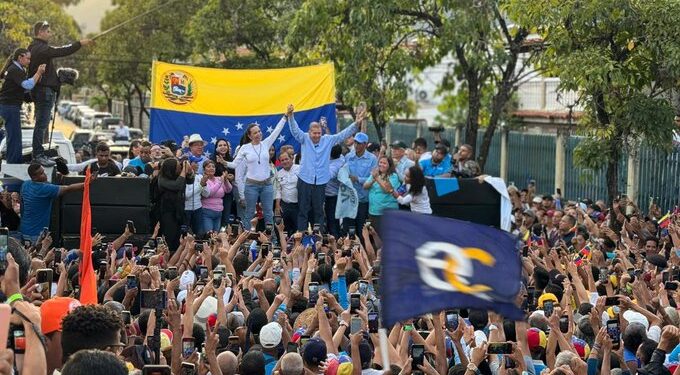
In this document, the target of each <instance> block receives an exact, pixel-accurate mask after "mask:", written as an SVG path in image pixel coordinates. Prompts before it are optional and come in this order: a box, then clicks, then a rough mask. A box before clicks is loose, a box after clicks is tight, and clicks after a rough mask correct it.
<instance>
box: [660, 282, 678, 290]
mask: <svg viewBox="0 0 680 375" xmlns="http://www.w3.org/2000/svg"><path fill="white" fill-rule="evenodd" d="M663 288H664V289H666V290H678V284H677V283H676V282H675V281H666V282H665V283H664V284H663Z"/></svg>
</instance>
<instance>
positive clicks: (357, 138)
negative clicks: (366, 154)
mask: <svg viewBox="0 0 680 375" xmlns="http://www.w3.org/2000/svg"><path fill="white" fill-rule="evenodd" d="M354 142H359V143H367V142H368V136H367V135H366V133H362V132H358V133H357V134H355V135H354Z"/></svg>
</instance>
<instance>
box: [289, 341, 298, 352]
mask: <svg viewBox="0 0 680 375" xmlns="http://www.w3.org/2000/svg"><path fill="white" fill-rule="evenodd" d="M297 352H298V346H297V344H296V343H294V342H289V343H288V345H286V353H297Z"/></svg>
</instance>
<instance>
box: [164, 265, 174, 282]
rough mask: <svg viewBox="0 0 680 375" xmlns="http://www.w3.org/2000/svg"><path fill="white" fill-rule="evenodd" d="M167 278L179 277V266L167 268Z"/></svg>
mask: <svg viewBox="0 0 680 375" xmlns="http://www.w3.org/2000/svg"><path fill="white" fill-rule="evenodd" d="M165 278H166V279H168V280H172V279H175V278H177V267H174V266H173V267H168V269H167V270H165Z"/></svg>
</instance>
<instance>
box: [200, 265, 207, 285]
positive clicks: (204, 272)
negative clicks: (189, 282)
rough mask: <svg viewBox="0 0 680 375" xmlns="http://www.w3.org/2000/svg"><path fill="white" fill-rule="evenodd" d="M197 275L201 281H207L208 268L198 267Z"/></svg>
mask: <svg viewBox="0 0 680 375" xmlns="http://www.w3.org/2000/svg"><path fill="white" fill-rule="evenodd" d="M198 275H199V278H200V279H201V280H203V281H205V280H207V279H208V267H206V266H200V267H198Z"/></svg>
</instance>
